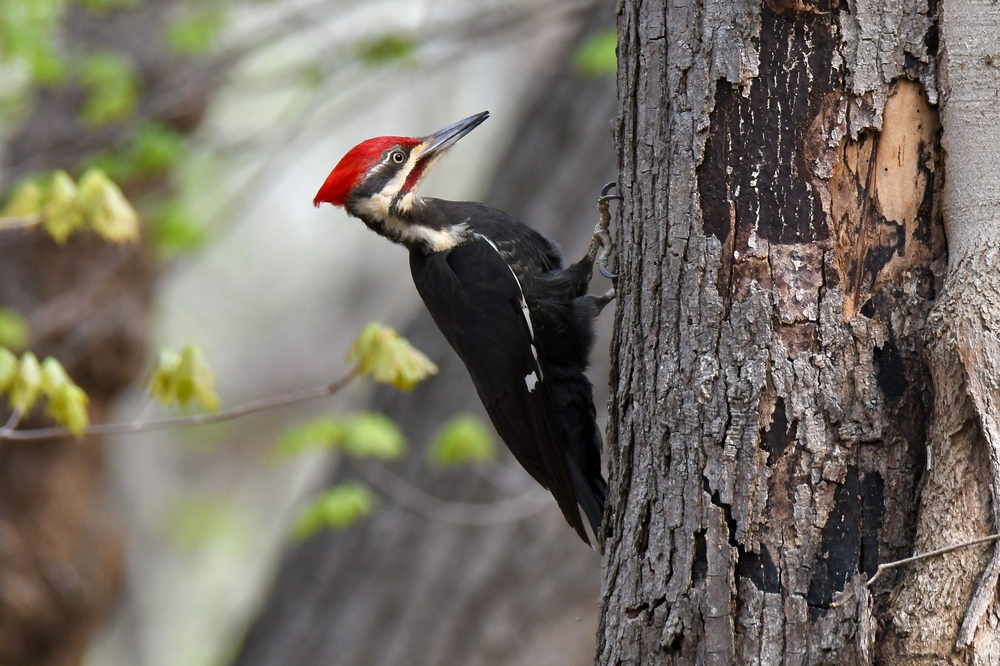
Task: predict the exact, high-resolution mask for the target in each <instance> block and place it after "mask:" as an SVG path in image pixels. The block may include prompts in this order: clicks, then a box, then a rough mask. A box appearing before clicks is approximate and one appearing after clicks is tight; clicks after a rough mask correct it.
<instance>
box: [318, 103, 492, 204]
mask: <svg viewBox="0 0 1000 666" xmlns="http://www.w3.org/2000/svg"><path fill="white" fill-rule="evenodd" d="M489 116H490V114H489V112H488V111H483V112H482V113H477V114H476V115H474V116H469V117H468V118H466V119H465V120H459V121H458V122H457V123H454V124H451V125H448V126H447V127H445V128H444V129H441V130H438V131H437V132H434V133H433V134H431V135H429V136H425V137H423V138H414V137H405V136H380V137H376V138H374V139H368V140H367V141H362V142H361V143H359V144H358V145H356V146H354V147H353V148H351V149H350V150H349V151H348V152H347V154H346V155H344V157H343V158H342V159H341V160H340V162H339V163H337V166H336V167H334V169H333V171H331V172H330V175H329V176H327V178H326V182H324V183H323V186H322V187H321V188H319V192H317V193H316V197H315V198H314V199H313V204H314V205H315V206H317V207H318V206H319V205H320V204H321V203H329V204H333V205H334V206H345V207H346V208H347V210H348V212H349V213H352V214H360V215H361V216H367V217H376V218H381V219H386V218H398V217H405V216H406V215H407V214H408V213H409V211H410V209H411V208H412V206H413V203H414V201H415V200H416V197H417V187H418V186H419V185H420V182H421V181H422V180H423V179H424V177H425V176H426V175H427V173H428V172H429V171H430V170H431V167H433V166H434V164H435V163H436V162H437V161H438V160H439V159H440V158H441V156H442V155H444V153H445V152H446V151H447V150H448V149H449V148H450V147H451V146H453V145H454V144H455V142H457V141H458V140H459V139H461V138H462V137H463V136H465V135H466V134H468V133H469V132H471V131H472V130H473V129H475V128H476V127H478V126H479V125H480V124H481V123H482V122H483V121H484V120H486V119H487V118H489Z"/></svg>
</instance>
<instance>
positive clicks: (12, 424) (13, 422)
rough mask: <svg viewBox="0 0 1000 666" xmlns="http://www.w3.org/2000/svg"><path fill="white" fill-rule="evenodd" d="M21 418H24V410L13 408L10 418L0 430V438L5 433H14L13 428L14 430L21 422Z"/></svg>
mask: <svg viewBox="0 0 1000 666" xmlns="http://www.w3.org/2000/svg"><path fill="white" fill-rule="evenodd" d="M22 416H24V410H23V409H21V408H20V407H17V408H15V409H14V411H13V412H11V414H10V418H9V419H7V423H5V424H4V426H3V427H2V428H0V437H2V436H3V435H6V434H7V433H10V432H14V428H16V427H17V424H18V423H20V422H21V417H22Z"/></svg>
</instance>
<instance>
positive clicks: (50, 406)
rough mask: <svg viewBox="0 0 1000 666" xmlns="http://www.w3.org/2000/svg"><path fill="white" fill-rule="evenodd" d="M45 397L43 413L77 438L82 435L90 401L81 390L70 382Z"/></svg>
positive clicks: (88, 418)
mask: <svg viewBox="0 0 1000 666" xmlns="http://www.w3.org/2000/svg"><path fill="white" fill-rule="evenodd" d="M46 360H50V359H46ZM47 397H48V400H47V402H46V404H45V413H46V414H48V415H49V416H51V417H52V418H53V419H55V421H56V423H58V424H59V425H61V426H63V427H64V428H68V429H69V431H70V432H72V433H73V434H74V435H76V436H77V437H79V436H80V435H82V434H83V431H84V429H85V428H86V427H87V426H88V425H89V424H90V414H89V413H88V412H87V406H88V405H89V404H90V399H89V398H88V397H87V394H86V393H85V392H84V391H83V389H82V388H80V387H79V386H77V385H76V384H73V383H72V382H70V383H68V384H65V385H63V386H61V387H60V388H59V390H58V391H55V392H53V393H49V394H48V396H47Z"/></svg>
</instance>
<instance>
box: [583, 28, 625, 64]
mask: <svg viewBox="0 0 1000 666" xmlns="http://www.w3.org/2000/svg"><path fill="white" fill-rule="evenodd" d="M617 48H618V30H617V29H616V28H608V29H606V30H602V31H601V32H599V33H597V34H595V35H592V36H591V37H589V38H588V39H587V40H586V41H584V42H583V44H581V45H580V47H579V48H578V49H577V51H576V56H575V57H574V59H573V65H574V67H575V68H576V71H577V72H579V73H580V74H584V75H586V76H604V75H606V74H614V73H615V72H617V71H618V56H617V54H616V50H617Z"/></svg>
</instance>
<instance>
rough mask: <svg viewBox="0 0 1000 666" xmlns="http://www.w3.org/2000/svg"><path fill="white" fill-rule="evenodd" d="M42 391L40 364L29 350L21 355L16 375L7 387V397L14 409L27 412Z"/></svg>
mask: <svg viewBox="0 0 1000 666" xmlns="http://www.w3.org/2000/svg"><path fill="white" fill-rule="evenodd" d="M41 392H42V366H41V365H40V364H39V363H38V357H36V356H35V355H34V354H32V353H31V352H28V353H26V354H25V355H24V356H22V357H21V362H20V363H19V364H18V370H17V375H16V376H15V377H14V381H13V382H11V385H10V387H9V389H8V393H7V395H8V398H9V402H10V404H11V405H13V406H14V408H15V409H20V410H21V411H22V412H25V413H26V412H27V411H28V410H29V409H31V408H32V407H33V406H34V404H35V403H36V402H37V401H38V396H39V395H41Z"/></svg>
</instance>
